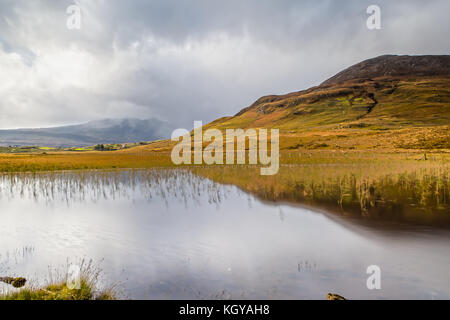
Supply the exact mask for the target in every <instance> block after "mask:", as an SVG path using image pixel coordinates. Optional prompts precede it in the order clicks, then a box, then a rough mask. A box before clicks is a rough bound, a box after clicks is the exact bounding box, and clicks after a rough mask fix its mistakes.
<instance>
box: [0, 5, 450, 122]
mask: <svg viewBox="0 0 450 320" xmlns="http://www.w3.org/2000/svg"><path fill="white" fill-rule="evenodd" d="M75 2H76V3H77V4H78V5H80V7H81V8H82V12H83V18H82V29H81V30H79V31H70V30H68V29H67V28H65V22H66V19H67V15H66V8H67V6H68V5H69V4H72V3H74V2H73V1H69V0H64V1H50V0H47V1H45V0H38V1H25V0H0V30H1V31H0V67H2V66H3V67H4V68H2V69H5V70H8V72H10V74H9V75H4V74H3V75H1V76H0V77H1V79H0V81H3V82H5V83H7V85H5V88H4V89H3V90H4V91H2V86H1V84H0V93H1V94H2V95H3V96H4V99H3V100H2V101H0V112H2V118H1V119H0V127H17V126H22V127H23V126H33V127H35V126H41V125H51V124H56V123H57V124H62V123H74V122H82V121H88V120H94V119H100V118H112V117H130V116H131V117H141V118H146V117H157V118H160V119H162V120H167V121H169V122H170V123H172V124H173V126H174V127H178V126H184V127H188V126H190V125H192V122H193V121H194V120H203V121H204V122H208V121H211V120H214V119H215V118H218V117H221V116H224V115H232V114H234V113H236V112H237V111H239V110H240V109H241V108H243V107H245V106H247V105H249V104H251V103H252V102H253V100H255V99H257V98H259V97H260V96H262V95H266V94H277V93H285V92H289V91H295V90H301V89H305V88H307V87H310V86H312V85H316V84H318V83H320V82H322V81H323V80H325V79H326V78H327V77H330V76H332V75H333V74H335V73H337V72H338V71H340V70H342V69H343V68H345V67H347V66H349V65H351V64H353V63H357V62H359V61H361V60H363V59H367V58H371V57H374V56H377V55H381V54H387V53H393V54H448V53H449V51H450V43H449V41H448V40H447V38H448V33H449V32H450V22H448V19H447V16H446V15H447V13H448V12H449V11H450V10H449V9H450V3H449V2H448V1H446V0H433V1H428V2H423V1H413V0H401V1H395V2H393V1H387V0H383V1H381V0H378V1H373V0H370V1H369V0H363V1H360V0H358V1H356V0H347V1H341V0H340V1H337V0H335V1H332V0H324V1H298V0H285V1H275V0H273V1H269V0H248V1H238V0H230V1H212V0H197V1H194V0H191V1H189V0H161V1H149V0H132V1H122V0H109V1H104V0H97V1H95V0H79V1H75ZM373 3H377V4H378V5H380V7H381V8H382V25H383V28H382V30H380V31H369V30H367V28H366V27H365V22H366V18H367V14H366V12H365V11H366V8H367V6H368V5H370V4H373ZM2 53H3V54H2ZM64 53H73V54H67V55H66V56H65V55H64ZM13 54H17V55H18V56H20V57H21V59H22V62H23V64H24V66H25V67H26V68H25V67H24V68H22V67H20V65H18V62H17V61H16V60H15V58H14V56H13ZM77 63H78V64H77ZM2 64H3V65H2ZM66 65H67V68H66ZM74 66H75V67H74ZM66 69H67V70H68V71H67V72H68V74H69V76H65V75H64V73H65V70H66ZM78 69H79V70H81V71H80V72H78V71H77V70H78ZM46 70H49V71H48V72H46ZM48 73H50V74H48ZM85 74H87V76H86V75H85ZM77 77H78V78H79V79H78V78H77ZM10 78H13V79H26V80H23V81H22V82H20V81H19V80H15V81H12V80H11V83H8V81H10V80H9V79H10ZM24 95H26V97H24Z"/></svg>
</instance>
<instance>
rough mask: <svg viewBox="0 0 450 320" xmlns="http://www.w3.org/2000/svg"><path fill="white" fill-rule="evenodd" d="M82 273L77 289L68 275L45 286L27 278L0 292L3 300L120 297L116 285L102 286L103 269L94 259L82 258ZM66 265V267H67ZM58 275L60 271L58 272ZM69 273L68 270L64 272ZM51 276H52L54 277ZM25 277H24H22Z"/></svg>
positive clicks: (0, 297)
mask: <svg viewBox="0 0 450 320" xmlns="http://www.w3.org/2000/svg"><path fill="white" fill-rule="evenodd" d="M79 267H80V275H79V278H78V279H77V284H76V289H72V288H70V287H69V286H68V285H67V284H68V283H69V281H68V278H67V276H56V278H59V280H52V281H49V283H48V284H47V285H45V286H36V285H33V284H30V283H29V282H27V281H26V280H25V279H24V281H23V284H21V285H20V286H17V287H22V286H23V285H25V286H24V287H23V288H21V289H13V287H12V286H11V287H10V290H8V291H7V292H5V293H0V301H1V300H115V299H117V298H118V296H117V292H116V289H115V287H114V286H111V287H109V288H103V289H99V288H100V284H99V278H100V275H101V270H100V269H99V268H98V267H96V266H95V265H94V264H93V262H92V260H89V261H88V260H82V261H81V262H80V265H79ZM67 268H68V266H66V267H65V268H64V269H67ZM56 274H57V275H59V274H60V272H57V273H56ZM63 274H66V275H67V272H63ZM53 277H54V276H51V277H50V278H53ZM21 279H23V278H21Z"/></svg>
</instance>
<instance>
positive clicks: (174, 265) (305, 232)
mask: <svg viewBox="0 0 450 320" xmlns="http://www.w3.org/2000/svg"><path fill="white" fill-rule="evenodd" d="M0 197H1V198H0V205H1V208H2V211H1V212H0V217H1V221H2V223H1V224H0V272H7V273H8V275H21V276H25V277H27V278H32V279H33V278H34V279H38V280H37V281H39V280H40V279H46V278H47V277H48V269H49V267H50V268H55V267H57V266H61V265H65V264H66V261H67V259H70V260H71V261H76V260H77V259H81V258H83V257H87V258H88V259H91V258H92V259H94V260H96V261H103V263H102V265H101V267H102V268H103V269H104V272H105V275H106V277H107V279H105V280H106V281H108V282H120V283H123V287H124V292H125V297H129V298H143V299H160V298H177V299H184V298H187V299H206V298H212V299H229V298H243V299H247V298H248V299H258V298H262V299H278V298H286V299H302V298H304V299H308V298H314V299H323V298H324V297H325V295H326V293H328V292H339V293H341V294H342V295H344V296H346V297H348V298H353V299H354V298H372V299H375V298H401V299H408V298H426V299H432V298H449V297H450V286H449V283H450V276H449V275H448V269H449V267H450V248H449V246H448V241H449V240H450V236H449V233H448V232H447V231H439V232H436V231H435V230H427V229H414V230H410V229H402V230H398V229H396V230H392V231H389V230H383V232H378V231H374V230H375V229H371V230H369V229H367V228H366V227H365V226H360V225H357V224H352V223H349V222H348V221H347V220H336V219H330V217H329V216H327V215H326V214H322V213H319V212H315V211H311V210H306V209H304V208H295V207H290V206H285V205H279V206H274V205H271V204H267V203H263V202H260V201H258V200H257V199H255V198H253V197H251V196H249V195H247V194H245V193H243V192H241V191H239V190H238V189H237V188H235V187H233V186H223V185H218V184H216V183H213V182H211V181H209V180H205V179H202V178H198V177H196V176H195V175H193V174H191V173H190V172H188V171H180V170H149V171H145V170H135V171H113V172H100V171H97V172H76V173H73V172H66V173H45V174H20V175H3V176H1V177H0ZM23 248H32V249H30V250H29V249H23ZM23 252H27V253H26V254H22V253H23ZM13 256H16V257H15V258H12V257H13ZM6 257H9V258H6ZM373 264H375V265H379V266H380V267H381V270H382V276H383V278H382V290H381V291H369V290H368V289H367V288H366V280H367V274H366V269H367V267H368V266H369V265H373ZM2 268H3V270H2ZM0 276H1V275H0Z"/></svg>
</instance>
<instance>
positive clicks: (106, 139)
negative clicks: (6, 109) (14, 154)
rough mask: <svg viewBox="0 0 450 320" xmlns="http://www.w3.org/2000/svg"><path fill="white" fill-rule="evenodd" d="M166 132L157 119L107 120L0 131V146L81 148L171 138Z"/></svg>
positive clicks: (163, 125) (166, 126)
mask: <svg viewBox="0 0 450 320" xmlns="http://www.w3.org/2000/svg"><path fill="white" fill-rule="evenodd" d="M169 131H170V130H169V126H168V125H167V124H166V123H164V122H162V121H159V120H156V119H149V120H137V119H106V120H100V121H91V122H88V123H85V124H80V125H72V126H63V127H54V128H42V129H18V130H0V146H8V145H12V146H14V145H19V146H33V145H38V146H44V147H84V146H91V145H95V144H109V143H111V144H114V143H129V142H140V141H151V140H158V139H161V138H167V137H168V136H170V132H169Z"/></svg>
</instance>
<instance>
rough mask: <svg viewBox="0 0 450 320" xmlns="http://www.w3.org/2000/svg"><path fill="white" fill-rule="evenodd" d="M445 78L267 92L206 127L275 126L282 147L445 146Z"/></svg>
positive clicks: (449, 112) (449, 117) (448, 82)
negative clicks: (278, 132) (274, 94)
mask: <svg viewBox="0 0 450 320" xmlns="http://www.w3.org/2000/svg"><path fill="white" fill-rule="evenodd" d="M449 124H450V78H426V79H420V80H417V79H386V78H382V79H374V80H366V81H358V82H356V81H351V82H345V83H341V84H337V85H323V86H319V87H315V88H312V89H309V90H306V91H301V92H296V93H291V94H287V95H282V96H267V97H263V98H261V99H259V100H258V101H256V102H255V103H254V104H253V105H252V106H250V107H249V108H246V109H244V110H243V111H241V112H240V113H239V114H237V115H236V116H234V117H227V118H222V119H219V120H216V121H214V122H213V123H211V124H209V125H208V126H207V127H215V128H220V129H225V128H278V129H280V133H281V135H282V139H281V141H282V148H284V149H299V148H302V147H303V148H306V149H317V148H328V149H349V148H358V149H359V148H362V149H365V148H370V149H373V148H389V149H391V148H401V149H450V140H449V139H448V137H449V130H450V125H449Z"/></svg>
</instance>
